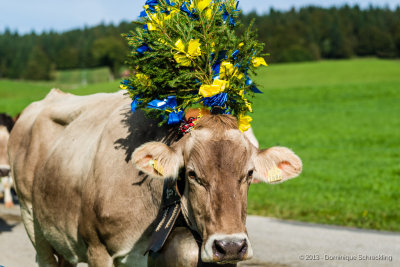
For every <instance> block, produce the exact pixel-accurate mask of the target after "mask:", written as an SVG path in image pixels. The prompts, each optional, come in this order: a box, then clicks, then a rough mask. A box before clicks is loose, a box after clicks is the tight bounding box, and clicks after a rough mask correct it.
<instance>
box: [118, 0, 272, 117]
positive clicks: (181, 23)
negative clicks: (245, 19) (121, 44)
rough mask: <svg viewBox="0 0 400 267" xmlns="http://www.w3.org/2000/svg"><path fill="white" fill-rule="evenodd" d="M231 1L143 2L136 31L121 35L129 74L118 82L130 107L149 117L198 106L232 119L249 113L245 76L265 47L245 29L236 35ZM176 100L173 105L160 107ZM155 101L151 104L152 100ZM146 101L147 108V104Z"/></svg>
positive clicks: (235, 11) (179, 114) (235, 14)
mask: <svg viewBox="0 0 400 267" xmlns="http://www.w3.org/2000/svg"><path fill="white" fill-rule="evenodd" d="M237 4H238V1H236V0H214V1H210V0H188V1H182V0H174V1H172V0H171V1H169V0H158V1H157V0H154V1H152V0H148V1H146V5H145V6H144V9H145V10H144V11H143V12H142V14H141V20H140V21H138V22H135V23H137V24H140V25H141V27H137V28H136V31H132V32H131V33H130V34H125V35H124V36H125V37H126V38H127V40H128V43H129V46H130V48H131V52H130V55H129V59H128V61H127V64H128V65H129V66H130V68H131V70H132V74H131V76H130V77H129V78H128V79H126V80H124V81H123V82H122V83H121V88H123V89H127V90H128V92H129V94H130V96H131V97H132V99H133V100H134V105H133V108H135V107H137V108H141V109H143V110H145V111H147V113H148V114H149V115H155V116H159V115H160V114H161V115H163V118H165V119H164V122H166V121H168V123H169V124H173V123H176V122H177V121H176V120H175V121H171V117H172V115H171V114H173V115H174V116H177V117H179V118H181V117H182V114H183V112H184V110H185V109H187V108H189V107H193V106H198V105H199V104H203V105H205V106H207V107H209V108H211V109H212V108H213V107H219V108H220V109H221V110H222V111H223V112H224V113H231V114H233V115H235V116H237V117H241V116H244V115H245V113H246V112H249V111H252V110H251V102H250V101H249V100H248V98H249V97H250V96H253V95H254V92H259V91H258V89H257V88H256V87H255V84H254V83H253V82H252V81H251V79H250V77H249V75H251V74H255V72H254V70H255V68H256V67H258V66H260V65H266V63H265V60H264V59H263V58H262V57H260V56H261V54H262V53H263V49H264V45H263V44H262V43H260V42H258V41H257V38H256V37H257V36H256V34H255V33H254V31H253V30H252V28H251V25H250V27H249V28H248V29H247V30H245V31H244V33H243V34H242V35H241V36H238V34H237V32H236V31H237V28H238V27H239V26H240V21H239V20H238V17H239V14H240V11H239V10H238V9H237ZM168 97H170V98H171V97H172V98H174V97H175V100H176V105H175V104H168V105H167V106H164V107H163V108H159V109H156V112H154V105H152V103H158V104H159V105H162V104H163V103H164V104H165V102H163V100H164V99H167V98H168ZM154 100H155V101H156V102H152V101H154ZM149 103H150V106H149Z"/></svg>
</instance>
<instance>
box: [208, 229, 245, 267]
mask: <svg viewBox="0 0 400 267" xmlns="http://www.w3.org/2000/svg"><path fill="white" fill-rule="evenodd" d="M252 257H253V249H252V248H251V244H250V241H249V238H248V237H247V234H245V233H237V234H230V235H227V234H213V235H211V236H210V237H209V238H208V239H207V241H206V242H205V243H203V246H202V248H201V260H202V261H203V262H212V263H218V264H235V263H238V262H240V261H244V260H249V259H251V258H252Z"/></svg>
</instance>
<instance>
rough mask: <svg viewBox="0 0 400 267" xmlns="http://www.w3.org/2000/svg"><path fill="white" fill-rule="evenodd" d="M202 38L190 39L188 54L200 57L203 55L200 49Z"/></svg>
mask: <svg viewBox="0 0 400 267" xmlns="http://www.w3.org/2000/svg"><path fill="white" fill-rule="evenodd" d="M200 46H201V44H200V40H199V39H195V40H193V39H192V40H190V41H189V47H188V54H189V55H190V56H192V57H198V56H201V49H200Z"/></svg>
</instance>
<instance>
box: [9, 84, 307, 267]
mask: <svg viewBox="0 0 400 267" xmlns="http://www.w3.org/2000/svg"><path fill="white" fill-rule="evenodd" d="M130 102H131V100H130V99H129V97H127V96H125V95H123V93H122V92H118V93H114V94H95V95H91V96H74V95H71V94H64V93H62V92H60V91H57V90H53V91H52V92H51V93H50V94H49V95H48V96H47V97H46V98H45V99H44V100H42V101H40V102H36V103H33V104H31V105H30V106H29V107H28V108H27V109H26V110H25V111H24V112H23V113H22V115H21V117H20V118H19V120H18V121H17V123H16V125H15V127H14V130H13V132H12V134H11V138H10V142H9V154H10V161H11V168H12V171H13V176H14V179H15V183H16V188H17V193H18V197H19V199H20V203H21V212H22V218H23V221H24V224H25V227H26V230H27V232H28V235H29V237H30V239H31V241H32V243H33V245H34V246H35V249H36V252H37V260H38V263H39V265H40V266H57V265H58V262H57V259H58V261H59V262H64V263H65V264H66V262H69V263H70V264H72V265H75V264H76V263H78V262H88V263H89V265H90V266H113V265H114V266H146V265H147V256H143V254H144V253H145V251H146V247H147V245H148V243H149V238H150V236H151V234H152V233H153V232H154V230H155V228H156V222H155V220H156V217H157V214H158V213H159V212H160V208H161V207H160V205H161V203H160V202H161V196H162V187H163V180H164V179H167V178H172V179H175V178H176V177H178V173H179V172H180V170H184V172H183V173H184V176H183V179H184V181H185V183H186V185H185V188H184V191H183V196H182V199H181V202H182V212H183V214H184V221H185V222H186V224H187V225H188V226H189V227H190V228H191V229H192V230H193V231H195V232H197V233H198V235H199V236H200V237H201V239H202V240H203V242H202V245H201V248H200V252H199V251H197V252H199V254H200V256H201V260H203V261H204V262H217V263H235V262H238V261H242V260H246V259H248V258H251V256H252V248H251V245H250V242H249V239H248V237H247V231H246V227H245V222H246V209H247V193H248V189H249V185H250V182H251V180H252V179H253V177H254V178H258V179H259V180H263V181H270V182H272V183H275V182H282V181H285V180H287V179H290V178H293V177H296V176H297V175H298V174H299V173H300V172H301V167H302V165H301V161H300V159H299V158H298V157H297V156H296V155H295V154H294V153H293V152H292V151H291V150H289V149H287V148H283V147H274V148H270V149H268V150H258V149H257V148H256V147H255V146H254V145H253V144H252V143H251V142H250V141H249V140H248V138H247V137H246V136H245V135H244V134H243V133H241V132H240V131H239V130H238V125H237V121H236V119H235V118H234V117H232V116H228V115H208V116H204V117H202V118H201V119H200V120H199V121H198V123H197V124H196V127H195V129H194V130H192V132H191V133H189V134H187V135H185V136H184V137H183V138H181V139H178V138H177V134H176V130H177V129H176V127H170V126H163V127H158V121H156V120H150V119H147V118H146V117H145V116H144V114H143V112H142V111H140V110H138V111H136V112H135V113H132V112H131V110H130ZM155 162H157V165H158V168H155ZM193 247H195V246H192V249H193ZM188 249H190V247H188ZM187 253H188V255H197V253H196V251H195V252H193V251H188V252H187ZM56 256H57V257H56ZM171 260H172V261H176V260H177V259H171Z"/></svg>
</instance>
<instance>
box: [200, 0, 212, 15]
mask: <svg viewBox="0 0 400 267" xmlns="http://www.w3.org/2000/svg"><path fill="white" fill-rule="evenodd" d="M210 3H211V0H199V1H198V2H197V8H198V9H199V10H200V12H201V11H203V10H204V9H206V8H207V7H208V6H209V5H210Z"/></svg>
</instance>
